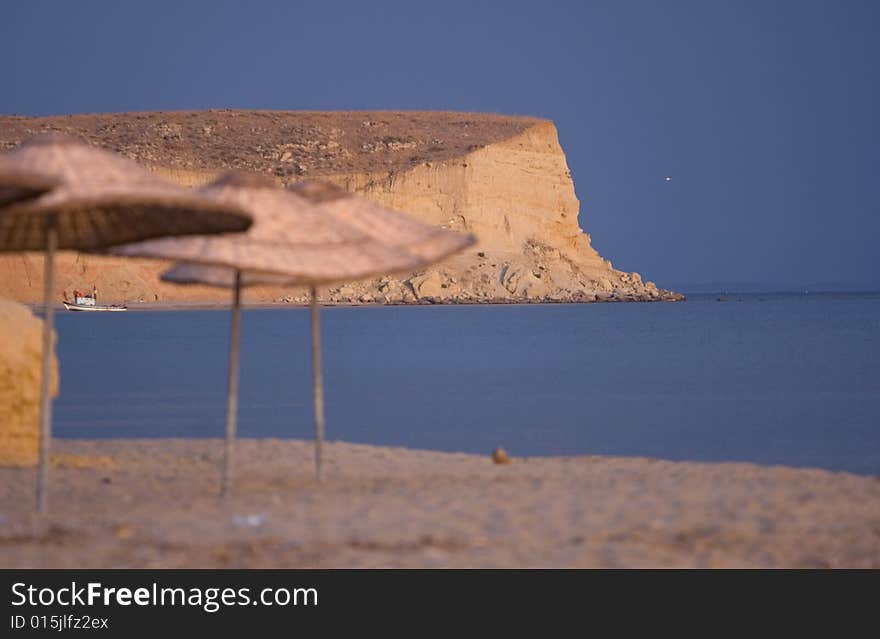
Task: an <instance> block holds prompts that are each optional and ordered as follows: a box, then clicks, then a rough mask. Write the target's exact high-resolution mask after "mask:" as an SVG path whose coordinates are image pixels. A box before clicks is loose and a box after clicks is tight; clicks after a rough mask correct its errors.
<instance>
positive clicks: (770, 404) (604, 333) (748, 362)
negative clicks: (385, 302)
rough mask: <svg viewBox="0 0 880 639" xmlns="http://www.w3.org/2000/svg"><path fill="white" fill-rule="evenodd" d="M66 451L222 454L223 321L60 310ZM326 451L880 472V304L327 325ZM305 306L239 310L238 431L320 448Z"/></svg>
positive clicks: (535, 309)
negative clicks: (87, 442)
mask: <svg viewBox="0 0 880 639" xmlns="http://www.w3.org/2000/svg"><path fill="white" fill-rule="evenodd" d="M56 317H57V324H58V331H59V335H60V342H59V349H58V350H59V355H60V359H61V392H60V395H59V397H58V399H57V400H56V402H55V420H54V424H55V434H56V435H57V436H59V437H87V438H100V437H220V436H222V433H223V428H224V410H225V402H224V395H225V386H226V366H227V357H228V354H227V353H228V330H229V314H228V312H225V311H179V312H129V313H113V314H111V313H107V314H86V313H64V312H62V313H59V314H58V315H57V316H56ZM322 319H323V327H322V328H323V344H324V357H325V380H326V398H327V436H328V439H331V440H332V439H339V440H344V441H351V442H364V443H371V444H382V445H390V446H406V447H414V448H428V449H436V450H447V451H466V452H474V453H489V452H490V451H491V450H492V449H493V448H494V447H496V446H499V445H501V446H503V447H505V448H506V449H507V451H508V452H509V453H511V454H514V455H581V454H610V455H640V456H641V455H644V456H651V457H661V458H665V459H674V460H699V461H725V460H741V461H751V462H758V463H767V464H786V465H792V466H814V467H822V468H828V469H833V470H846V471H851V472H856V473H864V474H878V475H880V295H876V294H871V295H833V294H821V295H743V296H737V295H731V296H729V298H728V301H727V302H718V301H716V296H695V297H692V298H691V299H689V300H688V301H687V302H685V303H665V304H585V305H532V306H528V305H527V306H458V307H456V306H449V307H444V306H427V307H424V306H419V307H387V308H381V307H379V308H330V309H326V310H324V311H323V313H322ZM308 320H309V315H308V310H306V309H281V310H275V309H273V310H250V311H245V313H244V316H243V322H242V362H241V400H240V418H239V428H240V432H241V434H242V435H243V436H246V437H263V436H271V437H296V438H310V437H311V436H312V421H311V420H312V409H311V401H312V399H311V361H310V356H309V333H308V331H309V324H308Z"/></svg>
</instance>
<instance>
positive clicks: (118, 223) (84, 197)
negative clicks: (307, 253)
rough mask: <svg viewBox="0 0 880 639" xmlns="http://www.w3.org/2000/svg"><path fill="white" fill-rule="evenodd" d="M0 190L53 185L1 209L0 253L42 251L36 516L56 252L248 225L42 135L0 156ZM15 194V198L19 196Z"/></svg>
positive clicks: (145, 174) (134, 170) (74, 143)
mask: <svg viewBox="0 0 880 639" xmlns="http://www.w3.org/2000/svg"><path fill="white" fill-rule="evenodd" d="M2 158H3V160H2V163H0V184H2V185H6V187H7V188H9V189H10V191H9V192H12V190H13V187H14V186H15V184H16V182H15V180H16V179H21V182H20V183H19V184H20V185H21V189H22V190H23V191H27V190H28V189H33V188H34V186H35V185H40V184H46V183H47V182H51V181H54V182H57V186H56V187H55V188H53V189H52V190H51V191H49V192H47V193H45V194H44V195H41V196H39V197H35V198H31V199H26V200H20V201H17V202H15V203H13V204H10V205H8V206H5V207H3V208H0V251H7V252H9V251H40V250H45V265H44V274H43V277H44V286H45V293H44V303H45V314H46V317H45V322H44V325H43V365H42V383H41V390H40V393H41V394H40V452H39V466H38V473H37V509H38V510H39V511H40V512H46V511H47V510H48V495H47V485H48V455H49V443H50V440H51V432H52V431H51V424H52V404H51V401H50V398H49V362H50V351H51V346H52V331H53V324H54V308H55V307H54V304H53V301H52V296H53V279H54V278H53V276H54V265H53V259H54V255H55V251H56V250H58V249H72V250H89V249H92V250H93V249H98V248H102V247H106V246H111V245H113V244H120V243H124V242H133V241H137V240H143V239H147V238H154V237H162V236H166V235H184V234H191V233H200V234H205V233H222V232H229V231H243V230H245V229H247V228H248V226H250V224H251V222H250V218H249V217H248V216H247V214H246V213H243V212H242V211H241V209H240V208H239V207H236V206H235V205H234V204H232V203H228V202H227V203H224V202H218V201H216V200H210V199H208V198H205V197H203V196H201V195H199V194H197V193H195V192H193V191H191V190H189V189H184V188H181V187H177V186H174V185H172V184H170V183H168V182H166V181H164V180H162V179H161V178H159V177H157V176H155V175H153V174H152V173H150V172H149V171H148V170H147V169H145V168H143V167H141V166H140V165H138V164H137V163H136V162H134V161H132V160H128V159H125V158H122V157H120V156H118V155H116V154H114V153H110V152H107V151H103V150H100V149H97V148H94V147H91V146H89V145H88V144H85V143H84V142H81V141H79V140H77V139H75V138H71V137H67V136H62V135H57V134H49V135H45V136H39V137H37V138H34V139H32V140H30V141H28V142H25V143H24V144H22V145H21V146H20V147H18V148H17V149H15V150H13V151H10V152H8V153H6V154H4V155H3V156H2ZM20 192H21V191H19V193H20Z"/></svg>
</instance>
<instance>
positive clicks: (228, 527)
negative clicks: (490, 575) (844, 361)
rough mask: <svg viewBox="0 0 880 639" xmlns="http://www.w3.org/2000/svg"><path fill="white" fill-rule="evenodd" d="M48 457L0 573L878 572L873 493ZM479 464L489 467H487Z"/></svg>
mask: <svg viewBox="0 0 880 639" xmlns="http://www.w3.org/2000/svg"><path fill="white" fill-rule="evenodd" d="M221 451H222V444H221V442H220V441H219V440H185V439H167V440H158V439H157V440H107V441H64V440H62V441H56V442H55V443H54V447H53V471H52V475H51V486H52V492H51V502H50V503H51V515H50V516H49V517H48V518H47V519H45V520H41V519H40V518H38V517H36V516H35V515H33V514H32V508H33V486H34V483H33V482H34V471H33V469H15V468H0V567H3V568H23V567H34V568H37V567H39V568H43V567H53V568H54V567H59V568H62V567H63V568H87V567H119V568H122V567H142V568H184V567H187V568H209V567H224V568H225V567H229V568H275V567H278V568H310V567H314V568H346V567H609V568H619V567H859V568H869V567H871V568H880V478H877V477H863V476H857V475H852V474H848V473H832V472H827V471H823V470H813V469H794V468H785V467H768V466H757V465H753V464H742V463H727V464H703V463H679V462H667V461H659V460H652V459H643V458H623V457H569V458H561V457H556V458H513V460H512V463H510V464H509V465H495V464H493V463H492V461H491V459H490V457H489V455H488V454H487V455H485V456H475V455H466V454H454V453H440V452H430V451H418V450H406V449H399V448H387V447H378V446H367V445H358V444H348V443H341V442H330V443H328V444H327V445H326V448H325V468H326V474H327V478H328V479H327V481H326V482H325V483H324V484H321V485H319V484H317V483H315V482H314V480H313V472H314V465H313V454H314V448H313V445H312V443H311V442H308V441H292V440H273V439H260V440H254V439H246V440H241V441H240V442H239V447H238V473H237V474H238V477H237V483H236V490H235V493H234V494H233V495H232V497H231V498H229V499H228V500H227V501H226V502H224V501H221V500H220V499H219V498H218V497H217V488H218V486H219V460H220V456H221ZM487 452H488V451H487Z"/></svg>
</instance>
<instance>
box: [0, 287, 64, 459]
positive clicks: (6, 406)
mask: <svg viewBox="0 0 880 639" xmlns="http://www.w3.org/2000/svg"><path fill="white" fill-rule="evenodd" d="M0 335H3V336H4V337H3V339H2V340H0V466H34V465H36V463H37V456H38V453H39V446H40V421H39V420H40V370H41V357H40V356H41V353H42V348H43V341H42V340H43V322H42V321H41V320H39V319H38V318H36V317H34V316H33V315H32V314H31V312H30V311H29V310H28V309H27V308H25V307H24V306H22V305H21V304H17V303H15V302H11V301H9V300H0ZM50 389H51V393H52V396H53V397H54V396H55V395H57V394H58V364H57V361H56V359H55V358H54V357H53V358H52V380H51V386H50Z"/></svg>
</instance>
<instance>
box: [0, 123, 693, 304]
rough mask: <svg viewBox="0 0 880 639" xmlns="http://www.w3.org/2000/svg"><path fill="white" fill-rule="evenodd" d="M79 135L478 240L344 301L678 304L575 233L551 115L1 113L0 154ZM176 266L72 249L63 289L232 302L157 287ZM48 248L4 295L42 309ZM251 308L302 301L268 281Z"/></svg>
mask: <svg viewBox="0 0 880 639" xmlns="http://www.w3.org/2000/svg"><path fill="white" fill-rule="evenodd" d="M50 130H55V131H62V132H66V133H70V134H74V135H79V136H81V137H84V138H86V139H88V140H89V141H91V142H92V143H94V144H97V145H100V146H103V147H106V148H109V149H111V150H114V151H117V152H119V153H122V154H123V155H127V156H129V157H132V158H134V159H136V160H138V161H140V162H142V163H144V164H146V165H147V166H149V167H150V168H152V169H153V170H155V171H156V172H158V173H160V174H162V175H163V176H165V177H167V178H169V179H171V180H173V181H176V182H178V183H181V184H185V185H198V184H202V183H204V182H207V181H209V180H210V179H212V178H213V177H214V176H215V175H216V174H217V173H218V172H221V171H223V170H225V169H228V168H240V169H249V170H255V171H262V172H268V173H271V174H272V175H274V176H275V177H276V179H277V180H278V181H279V182H280V183H290V182H294V181H297V180H299V179H304V178H318V179H323V180H327V181H331V182H334V183H337V184H339V185H341V186H343V187H345V188H347V189H349V190H352V191H354V192H357V193H360V194H362V195H364V196H366V197H369V198H372V199H374V200H376V201H379V202H382V203H384V204H387V205H389V206H391V207H393V208H396V209H399V210H401V211H406V212H409V213H411V214H413V215H415V216H417V217H419V218H420V219H422V220H423V221H425V222H428V223H431V224H437V225H441V226H444V227H447V228H451V229H455V230H462V231H469V232H472V233H474V234H476V235H477V237H478V238H479V243H478V245H477V246H476V247H475V248H473V249H472V250H471V251H469V252H467V253H465V254H462V255H459V256H455V257H453V258H451V259H450V260H447V261H446V262H444V263H442V264H439V265H436V266H435V267H432V268H431V269H429V270H428V271H425V272H420V273H414V274H411V275H409V276H406V277H403V278H392V277H384V278H377V279H376V280H373V281H370V282H359V283H340V286H336V287H332V288H330V289H328V290H326V291H324V292H322V296H323V297H324V299H325V300H327V301H336V302H344V303H401V302H403V303H406V302H418V301H432V302H515V301H597V300H599V301H602V300H663V299H678V298H679V297H680V296H678V295H677V294H674V293H671V292H669V291H663V290H661V289H658V288H657V287H656V286H655V285H654V284H653V283H652V282H642V279H641V277H640V276H639V274H637V273H626V272H623V271H618V270H616V269H614V268H612V266H611V263H610V262H608V261H607V260H605V259H603V258H602V257H601V256H600V255H599V254H598V253H597V252H596V251H595V250H594V249H593V248H592V246H591V244H590V236H589V235H588V234H587V233H584V232H583V231H582V230H581V227H580V225H579V220H578V212H579V203H578V200H577V197H576V196H575V192H574V184H573V182H572V179H571V175H570V173H569V170H568V166H567V164H566V160H565V154H564V153H563V151H562V148H561V147H560V145H559V141H558V139H557V132H556V128H555V127H554V125H553V123H552V122H549V121H547V120H540V119H535V118H521V117H516V118H515V117H503V116H496V115H487V114H470V113H433V112H425V113H422V112H404V113H398V112H340V113H307V112H252V111H202V112H170V113H161V112H160V113H132V114H108V115H78V116H63V117H50V118H29V117H10V116H6V117H0V148H11V147H14V146H16V145H17V144H19V143H20V142H21V141H23V140H24V139H27V138H28V137H30V136H31V135H34V134H37V133H39V132H42V131H50ZM166 266H167V264H165V263H158V262H152V261H149V260H127V259H126V260H123V259H118V258H110V257H104V256H93V255H83V254H75V253H67V254H62V255H61V256H60V257H59V259H58V277H57V295H58V298H59V299H60V296H61V294H62V291H64V290H68V291H70V290H71V289H73V288H90V287H91V285H92V284H95V285H97V287H98V290H99V294H100V296H101V299H102V300H103V301H107V302H127V303H129V304H134V303H137V302H139V301H142V302H147V303H155V302H181V301H192V302H214V301H223V302H225V301H226V300H227V298H228V293H227V292H225V291H218V290H213V289H208V288H201V287H176V286H172V285H169V284H163V283H161V282H159V281H158V278H157V275H158V274H159V273H160V272H161V271H162V270H164V269H165V268H166ZM41 291H42V261H41V257H40V256H39V255H35V254H22V255H12V256H2V257H0V295H5V296H8V297H12V298H15V299H18V300H21V301H26V302H38V301H39V300H40V298H41ZM245 297H246V300H247V301H250V302H273V301H281V302H303V301H305V298H304V296H303V291H301V290H298V289H296V288H289V289H284V288H277V287H259V288H254V289H251V290H249V291H247V293H246V294H245Z"/></svg>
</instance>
